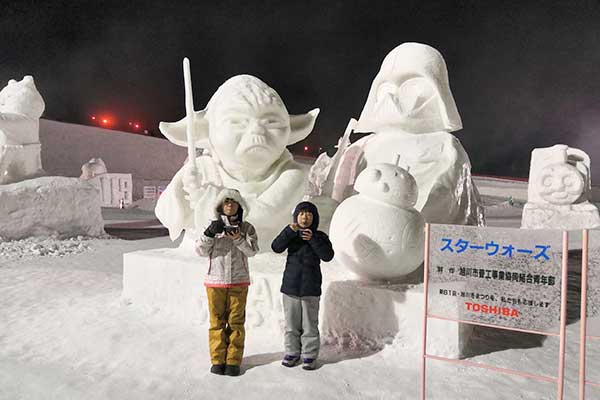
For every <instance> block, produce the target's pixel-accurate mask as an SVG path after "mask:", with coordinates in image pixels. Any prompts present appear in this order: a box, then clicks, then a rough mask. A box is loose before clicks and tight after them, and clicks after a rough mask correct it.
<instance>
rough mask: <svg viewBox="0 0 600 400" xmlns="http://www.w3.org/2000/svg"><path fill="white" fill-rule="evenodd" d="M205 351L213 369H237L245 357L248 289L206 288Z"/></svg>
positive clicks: (243, 287) (244, 287)
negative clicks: (235, 366) (216, 367)
mask: <svg viewBox="0 0 600 400" xmlns="http://www.w3.org/2000/svg"><path fill="white" fill-rule="evenodd" d="M206 294H207V297H208V313H209V315H210V327H209V328H208V347H209V348H210V361H211V364H213V365H222V364H228V365H238V366H239V365H240V364H241V363H242V357H243V356H244V339H245V338H246V330H245V329H244V322H246V298H247V297H248V286H242V287H232V288H215V287H207V288H206Z"/></svg>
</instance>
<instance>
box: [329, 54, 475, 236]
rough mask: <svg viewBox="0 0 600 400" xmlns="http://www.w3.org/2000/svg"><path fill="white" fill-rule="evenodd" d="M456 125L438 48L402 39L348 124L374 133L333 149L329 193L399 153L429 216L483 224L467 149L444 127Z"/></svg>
mask: <svg viewBox="0 0 600 400" xmlns="http://www.w3.org/2000/svg"><path fill="white" fill-rule="evenodd" d="M460 129H462V122H461V119H460V115H459V114H458V110H457V108H456V104H455V102H454V98H453V97H452V92H451V91H450V85H449V83H448V71H447V68H446V63H445V62H444V58H443V57H442V55H441V54H440V53H439V52H438V51H437V50H436V49H434V48H433V47H430V46H427V45H425V44H420V43H404V44H401V45H400V46H398V47H396V48H395V49H394V50H392V51H391V52H390V53H389V54H388V55H387V56H386V57H385V59H384V61H383V63H382V65H381V70H380V71H379V73H378V74H377V76H376V77H375V79H374V80H373V84H372V86H371V90H370V92H369V95H368V97H367V101H366V104H365V106H364V109H363V111H362V113H361V115H360V118H359V120H358V121H357V123H356V125H355V126H354V127H353V130H354V131H355V132H373V133H372V134H370V135H368V136H366V137H363V138H362V139H360V140H358V141H356V142H355V143H353V144H351V145H350V146H348V147H346V148H339V149H338V151H339V152H343V155H342V156H341V159H340V161H339V163H338V165H339V166H338V170H337V171H336V173H335V174H330V176H335V177H334V188H333V193H334V194H338V195H339V194H342V196H343V197H344V198H346V197H347V196H348V195H351V194H352V193H353V192H354V190H356V187H354V190H353V187H352V186H353V185H354V180H355V177H356V176H357V175H358V174H359V173H360V171H362V170H363V169H365V168H366V167H368V166H370V165H374V164H378V163H381V162H389V161H390V160H393V159H394V157H395V156H396V155H397V154H400V156H401V160H402V163H403V164H404V165H406V166H408V167H409V168H410V173H411V175H412V176H413V177H414V178H415V180H416V182H417V186H418V198H417V201H416V204H415V208H416V209H417V210H418V211H420V212H421V213H422V215H423V217H425V219H426V220H427V222H430V223H445V224H461V225H483V224H484V218H483V207H482V206H481V201H480V199H479V193H478V191H477V188H476V187H475V185H474V183H473V180H472V178H471V164H470V161H469V157H468V156H467V153H466V152H465V150H464V148H463V147H462V145H461V144H460V142H459V140H458V139H457V138H456V137H455V136H453V135H452V134H451V133H450V132H453V131H457V130H460ZM332 199H333V200H332V202H333V201H334V200H335V201H338V202H339V201H341V200H343V199H339V198H338V199H336V196H335V195H333V196H332Z"/></svg>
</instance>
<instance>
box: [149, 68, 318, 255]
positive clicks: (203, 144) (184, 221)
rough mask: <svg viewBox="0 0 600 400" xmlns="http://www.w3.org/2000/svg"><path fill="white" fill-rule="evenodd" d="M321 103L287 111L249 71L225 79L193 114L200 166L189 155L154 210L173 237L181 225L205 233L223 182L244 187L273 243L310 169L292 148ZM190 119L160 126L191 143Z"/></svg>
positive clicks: (251, 213) (262, 236) (257, 222)
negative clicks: (301, 111)
mask: <svg viewBox="0 0 600 400" xmlns="http://www.w3.org/2000/svg"><path fill="white" fill-rule="evenodd" d="M318 113H319V110H318V109H314V110H312V111H310V112H308V113H307V114H302V115H289V113H288V111H287V109H286V107H285V105H284V103H283V101H282V99H281V97H279V95H278V94H277V92H276V91H275V90H274V89H272V88H271V87H269V86H268V85H267V84H265V83H264V82H262V81H261V80H260V79H258V78H256V77H254V76H250V75H238V76H234V77H233V78H230V79H229V80H227V81H226V82H225V83H224V84H223V85H221V86H220V87H219V88H218V89H217V91H216V92H215V94H214V95H213V96H212V98H211V99H210V101H209V102H208V105H207V106H206V108H205V109H204V110H202V111H198V112H194V113H193V118H192V122H193V124H192V125H191V126H192V127H193V129H192V132H191V135H192V137H193V139H192V140H193V141H194V145H195V147H196V148H202V149H204V151H203V152H202V155H201V156H198V157H196V165H197V172H196V171H194V168H192V165H191V163H190V162H189V160H188V161H187V162H186V164H185V165H184V166H183V167H182V168H181V169H180V170H179V171H178V172H177V174H176V175H175V177H174V178H173V180H172V181H171V182H170V183H169V185H168V186H167V188H166V190H165V191H164V192H163V193H162V195H161V196H160V198H159V200H158V203H157V206H156V210H155V211H156V215H157V217H158V218H159V219H160V221H161V222H162V223H163V225H165V226H166V227H167V228H168V229H169V234H170V236H171V239H172V240H175V239H176V238H177V237H178V236H179V235H180V233H181V232H182V230H188V231H192V232H193V231H199V230H201V229H203V228H204V227H205V226H206V225H207V224H208V223H209V222H210V219H211V218H213V216H212V212H213V211H212V208H213V207H212V204H214V201H215V198H216V196H217V194H218V193H219V192H220V190H221V189H222V188H224V187H228V188H234V189H237V190H239V191H240V193H241V195H242V197H243V198H244V200H245V201H246V203H247V206H248V210H244V212H245V213H247V219H248V220H249V221H250V222H251V223H252V224H253V225H254V226H255V227H256V229H257V232H258V236H259V240H260V242H261V244H262V248H263V249H265V248H268V246H265V244H266V243H270V241H272V239H273V237H274V236H275V234H276V233H277V230H278V229H280V228H281V226H283V225H285V224H287V223H289V219H290V211H291V207H293V205H294V204H296V203H297V202H298V201H300V200H301V198H302V196H303V194H304V186H305V172H304V171H303V169H302V167H301V166H300V165H299V164H298V163H296V162H295V161H294V160H293V158H292V155H291V153H290V152H289V151H288V150H287V149H286V146H288V145H290V144H293V143H296V142H298V141H300V140H302V139H304V138H306V137H307V136H308V135H309V134H310V132H311V131H312V129H313V126H314V124H315V121H316V118H317V115H318ZM186 124H187V121H186V119H185V118H184V119H182V120H181V121H179V122H175V123H165V122H161V124H160V130H161V132H162V133H163V134H164V135H165V136H166V137H167V138H168V139H169V140H170V141H171V142H173V143H175V144H177V145H180V146H187V145H188V141H187V139H186Z"/></svg>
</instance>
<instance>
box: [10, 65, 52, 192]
mask: <svg viewBox="0 0 600 400" xmlns="http://www.w3.org/2000/svg"><path fill="white" fill-rule="evenodd" d="M44 107H45V104H44V99H43V98H42V96H41V95H40V93H39V92H38V91H37V89H36V87H35V83H34V82H33V77H32V76H30V75H27V76H25V77H24V78H23V79H22V80H20V81H18V82H17V81H16V80H14V79H11V80H10V81H8V85H7V86H6V87H4V88H3V89H2V90H1V91H0V185H1V184H8V183H14V182H19V181H22V180H25V179H28V178H32V177H35V176H39V175H42V174H43V172H44V171H43V170H42V160H41V155H40V152H41V147H42V145H41V144H40V116H41V115H42V113H43V112H44Z"/></svg>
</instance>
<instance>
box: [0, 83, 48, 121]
mask: <svg viewBox="0 0 600 400" xmlns="http://www.w3.org/2000/svg"><path fill="white" fill-rule="evenodd" d="M44 108H45V104H44V99H43V98H42V95H40V93H39V92H38V91H37V88H36V87H35V83H34V82H33V77H32V76H31V75H27V76H25V77H24V78H23V79H22V80H20V81H18V82H17V81H16V80H14V79H11V80H10V81H8V85H7V86H6V87H4V88H3V89H2V90H0V113H7V114H18V115H23V116H26V117H29V118H31V119H39V118H40V117H41V116H42V113H43V112H44Z"/></svg>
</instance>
